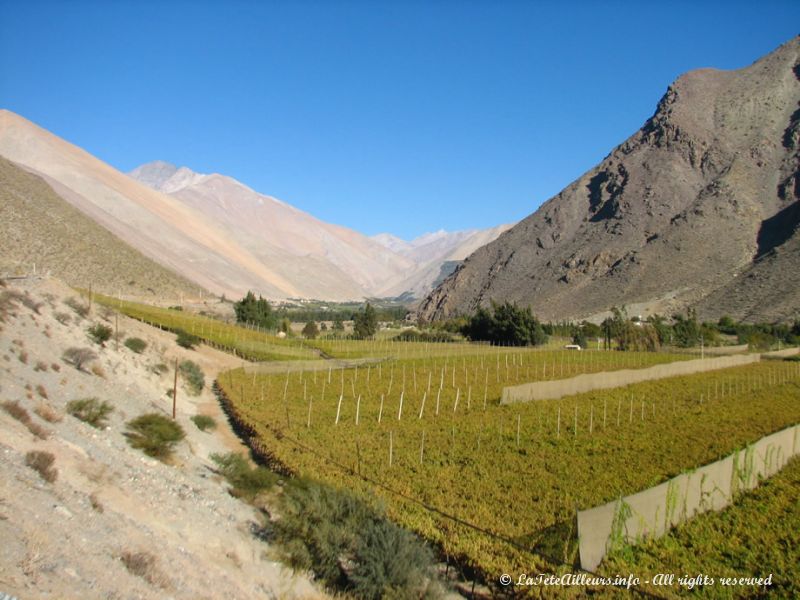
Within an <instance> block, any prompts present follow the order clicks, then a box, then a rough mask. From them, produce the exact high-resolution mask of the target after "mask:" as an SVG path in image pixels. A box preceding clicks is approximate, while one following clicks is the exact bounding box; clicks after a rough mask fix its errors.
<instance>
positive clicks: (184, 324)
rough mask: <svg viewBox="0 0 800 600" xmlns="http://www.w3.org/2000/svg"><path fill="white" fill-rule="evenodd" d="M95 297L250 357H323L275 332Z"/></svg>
mask: <svg viewBox="0 0 800 600" xmlns="http://www.w3.org/2000/svg"><path fill="white" fill-rule="evenodd" d="M92 297H93V299H94V301H95V302H97V303H98V304H101V305H103V306H108V307H110V308H113V309H114V310H118V311H120V312H121V313H123V314H125V315H127V316H129V317H131V318H133V319H138V320H139V321H143V322H145V323H148V324H149V325H154V326H156V327H160V328H161V329H167V330H169V331H177V330H178V329H182V330H183V331H186V332H187V333H191V334H193V335H196V336H197V337H199V338H200V339H201V340H203V341H204V342H205V343H207V344H209V345H211V346H214V347H216V348H220V349H222V350H226V351H228V352H233V353H235V354H236V355H237V356H240V357H242V358H246V359H248V360H256V361H259V360H263V361H285V360H314V359H318V358H319V352H318V351H316V350H315V349H313V348H310V347H308V346H307V345H305V346H304V345H302V344H300V343H299V342H296V341H293V340H289V339H281V338H278V337H276V336H275V335H274V334H272V333H267V332H264V331H259V330H257V329H251V328H247V327H242V326H239V325H232V324H229V323H223V322H222V321H219V320H217V319H212V318H210V317H206V316H203V315H199V314H195V313H190V312H183V311H180V310H173V309H168V308H161V307H158V306H152V305H149V304H141V303H138V302H130V301H127V300H118V299H116V298H112V297H110V296H103V295H102V294H97V293H95V294H93V295H92Z"/></svg>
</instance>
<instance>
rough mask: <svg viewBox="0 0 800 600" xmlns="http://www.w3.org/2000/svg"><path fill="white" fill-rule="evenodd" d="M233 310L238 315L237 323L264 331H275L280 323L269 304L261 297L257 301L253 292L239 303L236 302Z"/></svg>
mask: <svg viewBox="0 0 800 600" xmlns="http://www.w3.org/2000/svg"><path fill="white" fill-rule="evenodd" d="M233 310H234V312H235V313H236V322H237V323H248V324H250V325H257V326H258V327H263V328H264V329H275V327H276V325H277V322H278V317H277V316H276V315H275V313H274V312H273V311H272V307H271V306H270V304H269V302H267V300H265V299H264V298H262V297H261V295H259V296H258V299H256V297H255V295H254V294H253V292H247V295H246V296H245V297H244V298H242V299H241V300H240V301H239V302H235V303H234V304H233Z"/></svg>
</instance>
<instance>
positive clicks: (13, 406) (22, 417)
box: [2, 400, 50, 440]
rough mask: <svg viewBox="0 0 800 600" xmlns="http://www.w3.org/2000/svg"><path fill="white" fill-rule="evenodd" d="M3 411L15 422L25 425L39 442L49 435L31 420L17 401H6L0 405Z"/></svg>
mask: <svg viewBox="0 0 800 600" xmlns="http://www.w3.org/2000/svg"><path fill="white" fill-rule="evenodd" d="M2 407H3V409H4V410H5V411H6V412H7V413H8V414H9V415H11V416H12V417H13V418H15V419H16V420H17V421H19V422H20V423H22V424H23V425H25V427H27V428H28V431H30V432H31V433H32V434H33V435H35V436H36V437H38V438H39V439H41V440H46V439H47V438H48V436H49V435H50V432H49V431H47V429H45V428H44V427H42V426H41V425H39V424H38V423H35V422H34V421H33V419H31V415H30V413H29V412H28V411H27V410H26V409H25V407H24V406H21V405H20V403H19V402H18V401H16V400H15V401H14V402H11V401H9V400H6V401H5V402H3V404H2Z"/></svg>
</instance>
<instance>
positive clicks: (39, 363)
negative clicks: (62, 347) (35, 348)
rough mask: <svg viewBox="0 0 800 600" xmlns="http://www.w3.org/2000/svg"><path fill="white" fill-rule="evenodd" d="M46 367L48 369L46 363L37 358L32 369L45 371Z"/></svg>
mask: <svg viewBox="0 0 800 600" xmlns="http://www.w3.org/2000/svg"><path fill="white" fill-rule="evenodd" d="M47 369H48V367H47V363H46V362H44V361H42V360H37V361H36V366H35V367H33V370H34V371H47Z"/></svg>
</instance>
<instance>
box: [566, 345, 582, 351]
mask: <svg viewBox="0 0 800 600" xmlns="http://www.w3.org/2000/svg"><path fill="white" fill-rule="evenodd" d="M564 350H583V348H581V347H580V346H579V345H578V344H567V345H566V346H564Z"/></svg>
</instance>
